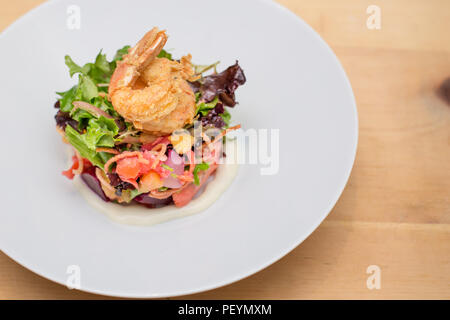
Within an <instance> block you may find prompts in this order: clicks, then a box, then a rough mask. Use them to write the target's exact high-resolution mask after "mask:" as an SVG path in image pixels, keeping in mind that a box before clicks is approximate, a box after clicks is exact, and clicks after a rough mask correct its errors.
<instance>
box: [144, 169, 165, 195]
mask: <svg viewBox="0 0 450 320" xmlns="http://www.w3.org/2000/svg"><path fill="white" fill-rule="evenodd" d="M139 183H140V188H139V189H140V190H141V191H142V192H150V191H151V190H154V189H158V188H161V187H162V186H163V182H162V180H161V177H160V176H159V174H157V173H156V172H155V171H150V172H148V173H147V174H144V175H143V176H142V177H141V180H140V181H139Z"/></svg>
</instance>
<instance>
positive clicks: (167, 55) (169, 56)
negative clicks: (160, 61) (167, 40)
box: [158, 49, 173, 60]
mask: <svg viewBox="0 0 450 320" xmlns="http://www.w3.org/2000/svg"><path fill="white" fill-rule="evenodd" d="M158 58H167V59H169V60H173V59H172V54H171V53H169V52H167V51H166V50H164V49H162V50H161V52H160V53H159V54H158Z"/></svg>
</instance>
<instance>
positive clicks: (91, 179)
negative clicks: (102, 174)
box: [81, 166, 110, 202]
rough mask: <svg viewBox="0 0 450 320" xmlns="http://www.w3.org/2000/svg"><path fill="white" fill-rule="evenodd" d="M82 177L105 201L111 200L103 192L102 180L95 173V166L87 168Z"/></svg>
mask: <svg viewBox="0 0 450 320" xmlns="http://www.w3.org/2000/svg"><path fill="white" fill-rule="evenodd" d="M81 179H83V181H84V183H86V185H87V186H88V187H89V189H91V190H92V191H94V192H95V193H96V194H97V195H98V196H99V197H100V198H101V199H102V200H103V201H105V202H109V201H110V200H109V198H108V197H107V196H106V195H105V193H104V192H103V189H102V185H101V183H100V180H98V178H97V176H96V175H95V167H94V166H91V167H89V168H86V169H85V170H84V171H83V173H82V174H81Z"/></svg>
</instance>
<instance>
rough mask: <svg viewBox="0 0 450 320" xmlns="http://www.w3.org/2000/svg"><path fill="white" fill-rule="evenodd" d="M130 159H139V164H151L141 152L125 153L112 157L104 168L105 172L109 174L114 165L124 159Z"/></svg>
mask: <svg viewBox="0 0 450 320" xmlns="http://www.w3.org/2000/svg"><path fill="white" fill-rule="evenodd" d="M130 157H138V160H139V162H141V163H144V164H149V163H150V161H148V160H147V159H145V158H144V157H143V155H142V153H141V152H139V151H124V152H122V153H121V154H119V155H117V156H114V157H112V158H111V159H109V160H108V161H107V162H106V163H105V166H104V170H105V172H108V170H109V167H110V166H111V165H112V164H113V163H114V162H117V161H118V160H120V159H124V158H130Z"/></svg>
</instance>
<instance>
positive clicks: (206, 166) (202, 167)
mask: <svg viewBox="0 0 450 320" xmlns="http://www.w3.org/2000/svg"><path fill="white" fill-rule="evenodd" d="M208 169H209V164H207V163H206V162H203V163H199V164H197V165H196V166H195V168H194V172H193V174H194V184H195V185H197V186H198V185H199V184H200V179H199V178H198V172H199V171H205V170H208Z"/></svg>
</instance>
